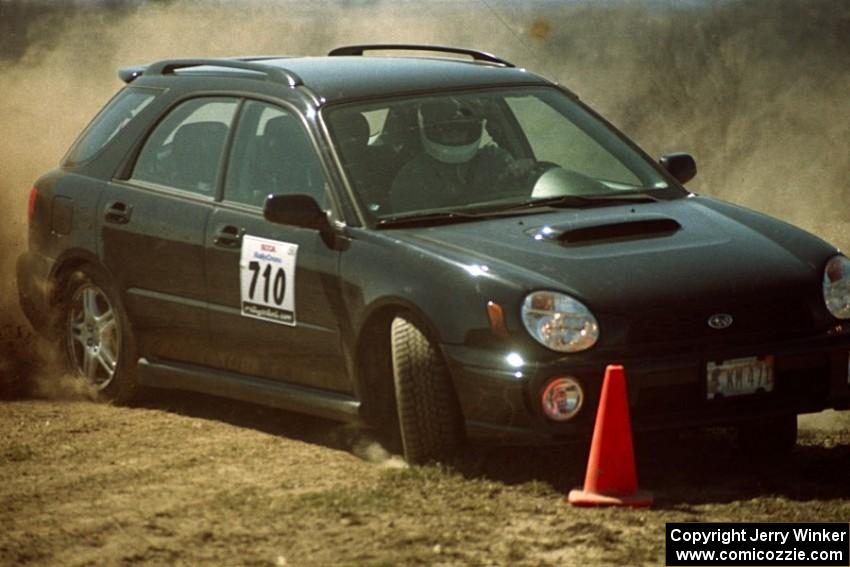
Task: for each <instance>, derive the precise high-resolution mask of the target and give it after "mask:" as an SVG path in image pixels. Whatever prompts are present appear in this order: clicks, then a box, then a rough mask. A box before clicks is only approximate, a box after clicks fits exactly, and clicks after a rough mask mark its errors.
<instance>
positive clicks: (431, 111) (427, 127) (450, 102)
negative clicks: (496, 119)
mask: <svg viewBox="0 0 850 567" xmlns="http://www.w3.org/2000/svg"><path fill="white" fill-rule="evenodd" d="M418 119H419V133H420V135H421V136H422V145H423V146H424V148H425V151H426V152H428V154H429V155H430V156H431V157H433V158H434V159H436V160H437V161H441V162H443V163H464V162H467V161H469V160H471V159H472V158H473V157H474V156H475V153H476V152H477V151H478V147H479V146H480V145H481V135H482V133H483V126H484V122H483V120H481V118H479V117H478V115H477V114H476V113H475V111H474V110H473V109H472V108H470V107H469V106H467V105H464V104H463V103H462V102H460V101H458V100H456V99H454V98H444V99H439V100H433V101H429V102H425V103H422V105H421V106H420V107H419V112H418Z"/></svg>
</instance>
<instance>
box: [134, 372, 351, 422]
mask: <svg viewBox="0 0 850 567" xmlns="http://www.w3.org/2000/svg"><path fill="white" fill-rule="evenodd" d="M137 372H138V378H139V382H140V383H141V384H142V385H144V386H150V387H153V388H166V389H172V390H191V391H193V392H201V393H203V394H210V395H213V396H221V397H223V398H232V399H235V400H240V401H243V402H250V403H254V404H259V405H263V406H269V407H274V408H279V409H283V410H287V411H292V412H297V413H306V414H310V415H315V416H318V417H324V418H327V419H334V420H338V421H358V420H359V418H360V401H358V400H356V399H355V398H353V397H351V396H347V395H345V394H339V393H337V392H328V391H325V390H316V389H313V388H307V387H305V386H298V385H294V384H286V383H283V382H275V381H272V380H264V379H262V378H255V377H253V376H245V375H243V374H236V373H232V372H224V371H222V370H214V369H211V368H202V367H197V366H192V365H189V364H181V363H179V362H164V361H156V362H152V361H150V360H148V359H146V358H140V359H139V362H138V367H137Z"/></svg>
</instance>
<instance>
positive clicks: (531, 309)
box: [522, 291, 599, 352]
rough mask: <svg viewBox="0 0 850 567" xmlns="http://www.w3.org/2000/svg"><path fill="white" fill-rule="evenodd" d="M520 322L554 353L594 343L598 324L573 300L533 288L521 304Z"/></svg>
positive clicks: (580, 349)
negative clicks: (533, 290)
mask: <svg viewBox="0 0 850 567" xmlns="http://www.w3.org/2000/svg"><path fill="white" fill-rule="evenodd" d="M522 322H523V323H525V328H526V329H527V330H528V332H529V333H530V334H531V336H532V337H534V338H535V339H537V341H538V342H540V344H542V345H543V346H545V347H547V348H550V349H552V350H556V351H558V352H579V351H582V350H587V349H589V348H590V347H592V346H593V345H594V344H596V340H597V339H598V338H599V323H597V322H596V317H594V316H593V313H591V312H590V310H589V309H588V308H587V307H585V306H584V304H583V303H581V302H580V301H578V300H577V299H573V298H572V297H570V296H569V295H565V294H563V293H557V292H554V291H535V292H533V293H530V294H528V296H527V297H526V298H525V301H524V302H523V304H522Z"/></svg>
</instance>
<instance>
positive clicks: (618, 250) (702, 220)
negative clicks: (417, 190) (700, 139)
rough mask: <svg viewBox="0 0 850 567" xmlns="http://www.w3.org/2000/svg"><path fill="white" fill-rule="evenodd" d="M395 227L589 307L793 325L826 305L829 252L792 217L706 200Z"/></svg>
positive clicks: (438, 249)
mask: <svg viewBox="0 0 850 567" xmlns="http://www.w3.org/2000/svg"><path fill="white" fill-rule="evenodd" d="M395 236H396V237H398V238H399V239H401V240H404V241H407V242H408V243H410V244H416V245H417V246H419V247H424V248H428V249H430V250H431V251H432V252H433V253H436V254H440V255H443V256H448V257H450V258H451V259H452V260H453V261H455V262H466V263H468V264H470V265H476V266H477V268H476V269H479V268H481V269H483V270H484V271H485V272H486V273H487V274H489V275H492V276H493V277H497V278H502V279H505V280H508V281H511V282H514V283H517V284H518V285H520V286H522V287H524V288H525V289H526V290H530V289H535V288H536V289H557V290H563V291H565V292H568V293H570V294H572V295H574V296H575V297H577V298H578V299H580V300H581V301H583V302H585V303H586V304H587V305H588V306H589V307H590V308H591V309H592V310H593V311H594V312H596V313H597V314H600V313H602V314H609V315H621V316H626V317H631V318H634V317H635V316H636V315H638V314H639V315H640V317H641V318H642V319H644V320H649V319H651V320H653V321H655V322H656V324H657V322H658V321H659V320H666V319H669V318H670V317H675V318H678V319H682V318H687V317H691V318H695V319H697V320H699V321H700V322H704V321H705V318H706V317H709V316H711V315H712V314H715V313H726V312H729V313H731V314H732V315H733V316H736V317H741V316H742V317H744V319H747V318H750V319H752V322H751V324H752V326H753V327H754V329H755V328H756V327H758V326H759V325H760V324H761V323H764V322H765V321H767V319H765V318H764V316H763V314H764V313H766V312H767V313H773V312H781V313H784V314H785V315H784V316H785V317H786V318H787V319H788V324H789V325H791V324H801V323H803V322H804V321H811V319H812V317H813V311H816V310H817V308H818V305H817V303H818V301H820V303H823V302H822V300H820V299H819V293H820V281H821V278H822V269H823V266H824V263H825V262H826V259H827V258H829V257H830V256H831V255H833V254H835V253H836V250H835V248H834V247H832V246H830V245H828V244H827V243H825V242H823V241H822V240H820V239H818V238H816V237H814V236H812V235H810V234H808V233H806V232H805V231H802V230H800V229H797V228H795V227H793V226H791V225H788V224H786V223H783V222H781V221H779V220H776V219H773V218H770V217H767V216H765V215H761V214H758V213H755V212H753V211H749V210H747V209H743V208H740V207H735V206H733V205H730V204H727V203H723V202H720V201H715V200H712V199H707V198H702V197H694V198H683V199H677V200H673V201H664V202H658V203H650V204H640V205H628V206H615V207H600V208H593V209H581V210H562V211H556V212H554V213H544V214H538V215H524V216H522V217H509V218H499V219H491V220H486V221H480V222H467V223H458V224H453V225H448V226H447V225H442V226H437V227H429V228H420V229H414V230H404V231H398V232H396V234H395ZM476 263H477V264H476ZM744 313H750V315H749V316H746V315H743V314H744ZM760 317H761V318H760ZM795 317H796V318H797V319H796V321H797V323H793V321H792V320H791V319H793V318H795ZM703 326H704V325H703ZM739 328H741V327H739Z"/></svg>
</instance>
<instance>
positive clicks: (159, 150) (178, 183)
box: [132, 97, 238, 196]
mask: <svg viewBox="0 0 850 567" xmlns="http://www.w3.org/2000/svg"><path fill="white" fill-rule="evenodd" d="M237 105H238V101H237V100H236V99H232V98H219V97H215V98H213V97H209V98H197V99H193V100H190V101H187V102H184V103H182V104H180V105H179V106H177V107H176V108H174V110H172V111H171V112H170V113H169V114H168V116H166V117H165V119H164V120H163V121H162V122H160V123H159V124H158V125H157V127H156V128H155V129H154V131H153V132H152V133H151V135H150V137H149V138H148V139H147V141H146V142H145V145H144V147H142V151H141V153H140V154H139V159H138V160H137V161H136V165H135V167H134V169H133V175H132V179H133V180H134V181H146V182H148V183H156V184H157V185H166V186H168V187H173V188H175V189H182V190H184V191H192V192H193V193H199V194H201V195H207V196H212V195H213V193H214V191H215V183H216V178H217V176H218V170H219V165H220V164H221V156H222V153H223V152H224V145H225V142H226V141H227V134H228V132H229V131H230V126H231V124H232V123H233V117H234V115H235V114H236V107H237Z"/></svg>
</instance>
